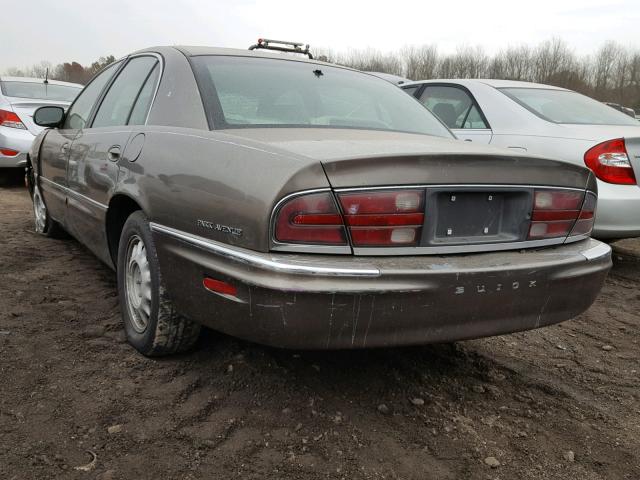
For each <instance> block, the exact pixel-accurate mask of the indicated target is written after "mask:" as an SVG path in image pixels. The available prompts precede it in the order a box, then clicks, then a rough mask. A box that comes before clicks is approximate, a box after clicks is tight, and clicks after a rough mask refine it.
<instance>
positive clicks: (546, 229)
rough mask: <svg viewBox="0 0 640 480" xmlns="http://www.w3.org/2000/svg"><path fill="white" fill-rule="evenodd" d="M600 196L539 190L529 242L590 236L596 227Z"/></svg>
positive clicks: (534, 206) (576, 192)
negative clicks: (597, 198) (596, 213)
mask: <svg viewBox="0 0 640 480" xmlns="http://www.w3.org/2000/svg"><path fill="white" fill-rule="evenodd" d="M595 210H596V196H595V195H594V194H593V193H591V192H587V194H586V197H585V193H584V192H580V191H567V190H536V191H535V192H534V200H533V212H532V214H531V225H530V226H529V236H528V240H540V239H545V238H558V237H566V236H574V235H589V234H590V233H591V230H592V228H593V222H594V217H595Z"/></svg>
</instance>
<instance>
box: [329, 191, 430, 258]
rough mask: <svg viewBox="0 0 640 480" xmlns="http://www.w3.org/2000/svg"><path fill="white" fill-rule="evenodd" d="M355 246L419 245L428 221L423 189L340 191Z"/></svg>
mask: <svg viewBox="0 0 640 480" xmlns="http://www.w3.org/2000/svg"><path fill="white" fill-rule="evenodd" d="M338 198H339V200H340V205H341V206H342V211H343V213H344V219H345V223H346V225H347V226H348V228H349V234H350V236H351V243H352V244H353V246H354V247H373V246H376V247H394V246H397V247H401V246H405V247H406V246H415V245H417V244H418V243H419V242H420V235H421V232H422V224H423V223H424V191H423V190H380V191H368V192H354V193H340V194H338Z"/></svg>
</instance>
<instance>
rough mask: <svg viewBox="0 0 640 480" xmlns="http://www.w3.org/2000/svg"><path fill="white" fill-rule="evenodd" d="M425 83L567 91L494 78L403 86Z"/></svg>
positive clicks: (438, 80)
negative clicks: (480, 84)
mask: <svg viewBox="0 0 640 480" xmlns="http://www.w3.org/2000/svg"><path fill="white" fill-rule="evenodd" d="M423 83H457V84H459V85H463V86H472V85H477V84H479V83H482V84H485V85H489V86H490V87H494V88H544V89H547V90H566V89H565V88H561V87H555V86H553V85H546V84H544V83H533V82H521V81H518V80H498V79H492V78H452V79H430V80H417V81H415V82H407V83H405V84H403V85H402V87H406V86H408V85H421V84H423Z"/></svg>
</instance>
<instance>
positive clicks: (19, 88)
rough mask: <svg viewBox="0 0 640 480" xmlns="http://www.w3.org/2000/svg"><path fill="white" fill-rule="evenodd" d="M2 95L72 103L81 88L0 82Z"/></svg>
mask: <svg viewBox="0 0 640 480" xmlns="http://www.w3.org/2000/svg"><path fill="white" fill-rule="evenodd" d="M0 86H2V93H3V95H6V96H7V97H17V98H33V99H38V100H40V99H42V100H58V101H63V102H73V100H74V99H75V98H76V96H77V95H78V93H80V90H82V88H80V87H70V86H68V85H52V84H50V83H49V84H45V83H40V82H15V81H8V82H0Z"/></svg>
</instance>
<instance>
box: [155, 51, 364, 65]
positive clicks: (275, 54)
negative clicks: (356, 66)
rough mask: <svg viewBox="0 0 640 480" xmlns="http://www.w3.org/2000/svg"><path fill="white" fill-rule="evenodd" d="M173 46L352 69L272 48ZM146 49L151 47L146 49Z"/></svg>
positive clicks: (220, 53)
mask: <svg viewBox="0 0 640 480" xmlns="http://www.w3.org/2000/svg"><path fill="white" fill-rule="evenodd" d="M173 48H176V49H178V50H180V51H181V52H182V53H183V54H184V55H186V56H187V57H196V56H200V55H220V56H233V57H261V58H273V59H278V60H293V61H298V62H307V63H317V64H321V65H331V66H333V67H340V68H346V69H348V70H353V69H352V68H349V67H344V66H342V65H335V64H333V63H331V64H330V63H327V62H321V61H319V60H312V59H310V58H307V57H306V56H304V55H301V54H296V53H279V52H274V51H273V50H266V49H261V50H249V49H247V50H244V49H240V48H222V47H203V46H189V45H175V46H174V47H173ZM146 50H147V51H149V50H153V49H146Z"/></svg>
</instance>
